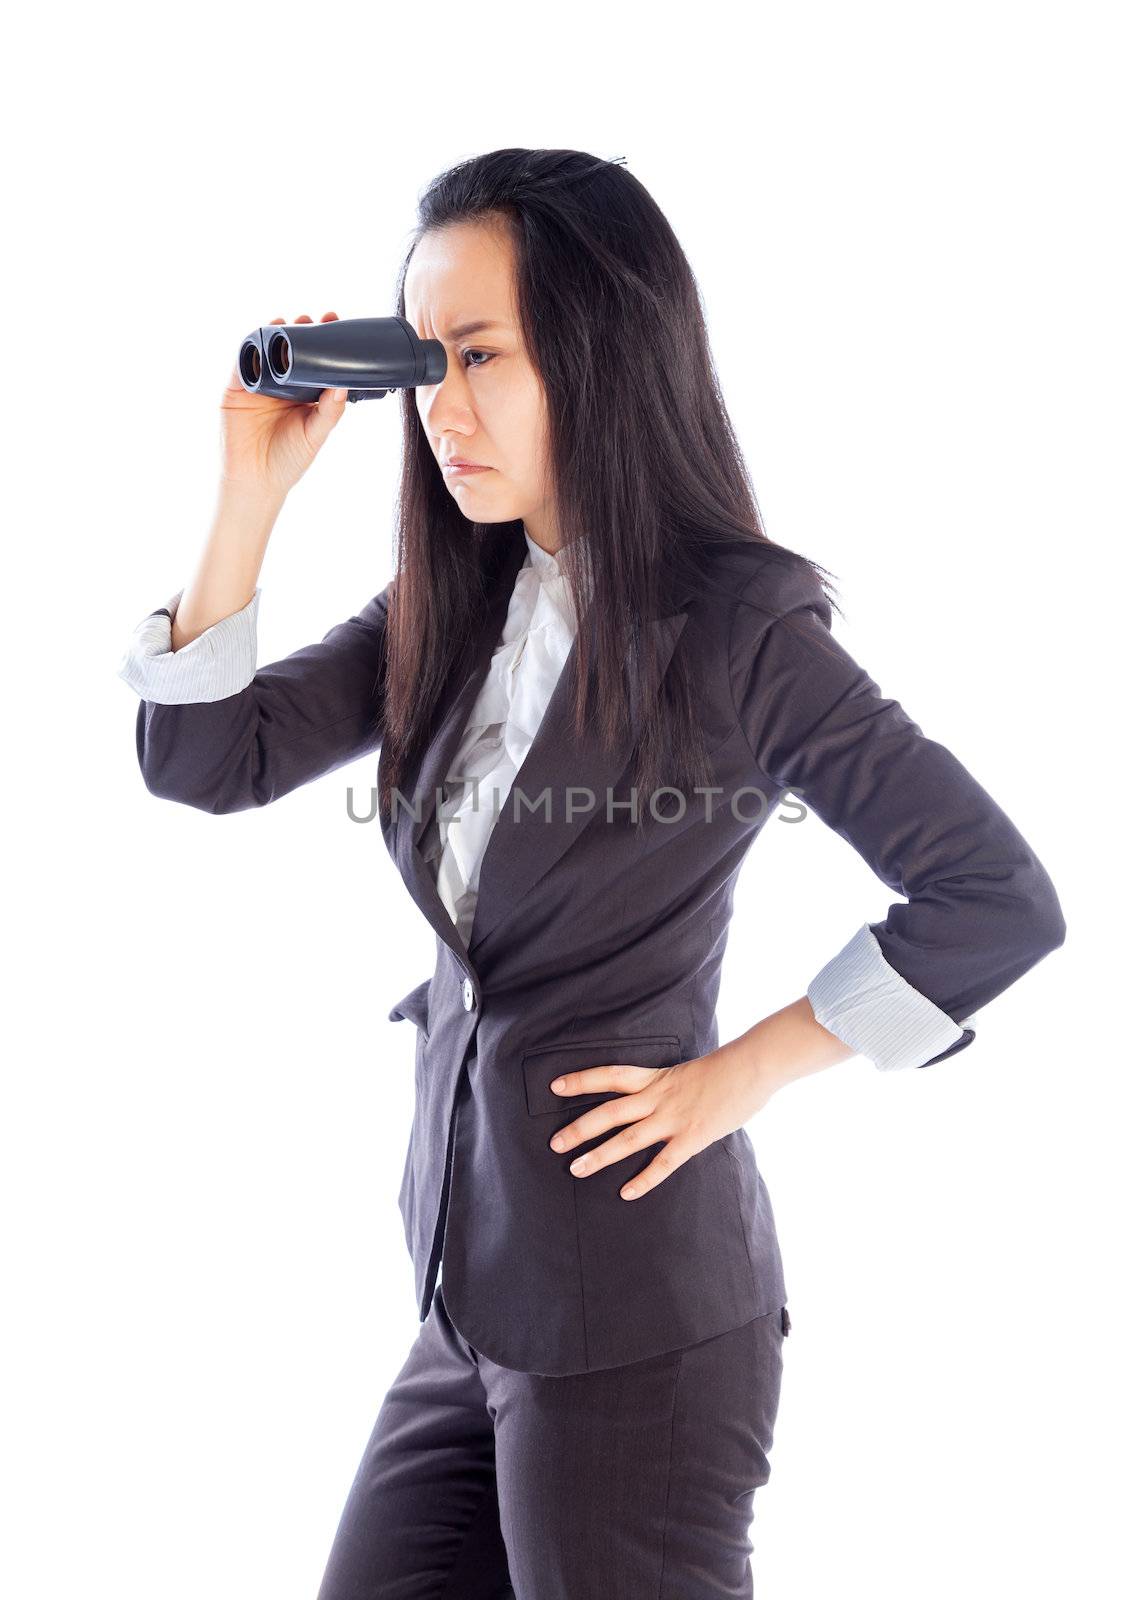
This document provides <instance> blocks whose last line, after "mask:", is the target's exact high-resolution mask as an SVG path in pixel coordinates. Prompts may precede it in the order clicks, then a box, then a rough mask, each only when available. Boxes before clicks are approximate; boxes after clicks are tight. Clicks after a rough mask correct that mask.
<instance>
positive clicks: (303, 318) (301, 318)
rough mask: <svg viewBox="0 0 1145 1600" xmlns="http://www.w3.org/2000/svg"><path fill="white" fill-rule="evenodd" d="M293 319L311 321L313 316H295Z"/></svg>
mask: <svg viewBox="0 0 1145 1600" xmlns="http://www.w3.org/2000/svg"><path fill="white" fill-rule="evenodd" d="M294 320H295V322H313V321H314V318H313V317H307V316H301V317H295V319H294Z"/></svg>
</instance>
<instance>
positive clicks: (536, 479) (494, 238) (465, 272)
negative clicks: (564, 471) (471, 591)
mask: <svg viewBox="0 0 1145 1600" xmlns="http://www.w3.org/2000/svg"><path fill="white" fill-rule="evenodd" d="M513 266H514V257H513V241H512V238H511V236H510V235H509V233H508V231H507V230H506V229H504V228H503V227H502V226H500V225H499V224H497V223H496V222H492V223H454V224H452V225H451V226H450V227H448V228H445V229H442V230H441V231H440V232H432V233H428V234H426V235H425V236H424V237H423V238H422V239H421V240H420V241H419V242H418V244H417V246H416V248H415V249H414V252H413V255H412V257H411V258H410V262H409V265H408V267H407V270H406V279H405V314H406V317H407V319H408V321H409V322H410V323H412V325H413V327H414V329H415V330H416V332H417V335H418V337H419V338H421V339H439V340H440V341H441V343H442V344H443V345H444V346H445V353H446V360H447V366H446V372H445V377H444V378H443V379H442V380H441V382H440V383H436V384H434V383H427V384H422V385H420V386H419V387H418V388H417V389H416V390H415V391H414V393H415V396H416V401H417V410H418V416H419V417H420V418H421V425H422V427H423V428H424V429H425V434H426V438H427V439H428V440H429V443H430V446H431V448H432V449H433V453H434V455H435V456H436V458H437V461H438V465H439V467H440V469H441V471H442V472H443V474H444V477H445V483H446V486H447V487H448V489H449V492H450V493H451V494H452V495H453V497H454V499H455V500H456V501H457V504H458V506H459V508H460V509H461V511H462V512H463V513H464V514H465V516H467V517H469V518H470V519H471V520H472V521H473V522H510V521H512V520H513V519H514V518H516V517H520V518H521V519H522V520H523V521H524V523H525V526H526V528H527V529H528V532H529V535H530V537H531V538H533V539H535V540H536V541H537V543H538V544H540V545H542V546H543V547H544V548H545V549H547V550H553V549H555V548H556V543H555V539H556V534H555V529H554V527H553V523H552V516H551V507H550V496H549V492H548V489H547V486H546V482H545V478H546V467H547V460H548V452H547V444H546V406H545V395H544V390H543V388H542V386H541V382H540V379H539V378H538V376H537V373H536V370H535V369H534V367H533V365H532V363H531V362H530V360H529V358H528V356H527V355H526V353H525V348H524V345H523V343H522V340H521V335H520V324H519V322H518V320H517V312H516V306H515V295H514V284H513ZM476 323H480V324H483V326H481V327H474V326H473V324H476ZM448 456H461V457H464V459H465V460H467V461H475V462H479V463H480V464H481V465H482V466H483V467H487V468H488V469H489V470H488V471H486V472H472V473H456V472H450V471H448V470H447V469H446V466H445V462H446V458H447V457H448Z"/></svg>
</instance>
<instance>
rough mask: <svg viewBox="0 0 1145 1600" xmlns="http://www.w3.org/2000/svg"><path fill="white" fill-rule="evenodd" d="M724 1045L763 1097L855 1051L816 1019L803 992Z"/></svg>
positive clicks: (833, 1064)
mask: <svg viewBox="0 0 1145 1600" xmlns="http://www.w3.org/2000/svg"><path fill="white" fill-rule="evenodd" d="M724 1049H725V1050H726V1051H727V1052H728V1054H729V1056H731V1057H733V1058H734V1060H735V1061H736V1062H737V1064H739V1065H741V1066H742V1068H743V1071H744V1073H745V1074H746V1075H747V1076H749V1077H750V1078H751V1079H752V1080H753V1081H754V1082H756V1083H757V1084H758V1085H759V1089H760V1093H761V1095H762V1096H763V1098H764V1099H766V1098H767V1097H768V1096H769V1095H771V1094H773V1093H774V1092H775V1090H776V1089H781V1088H782V1087H783V1086H784V1085H785V1084H788V1083H791V1082H792V1081H793V1080H794V1079H796V1078H805V1077H808V1076H809V1075H810V1074H811V1073H812V1072H821V1071H822V1070H823V1068H824V1067H833V1066H835V1065H836V1064H837V1063H838V1062H840V1061H846V1060H848V1059H849V1058H850V1057H851V1056H853V1055H854V1054H855V1052H854V1051H853V1050H852V1049H851V1047H850V1046H849V1045H846V1044H844V1043H843V1041H842V1040H841V1039H837V1038H836V1037H835V1035H834V1034H833V1033H831V1032H830V1031H829V1030H828V1029H827V1028H825V1027H823V1025H822V1024H821V1023H820V1022H818V1021H817V1020H816V1018H815V1014H814V1012H813V1011H812V1009H811V1002H810V1001H809V1000H808V998H807V996H806V995H803V996H802V997H801V998H800V999H798V1000H793V1001H792V1002H791V1004H790V1005H787V1006H783V1007H782V1009H781V1010H779V1011H774V1012H772V1014H771V1015H770V1016H768V1017H764V1018H763V1019H762V1021H760V1022H757V1023H756V1024H755V1025H754V1027H751V1028H749V1029H748V1030H747V1032H746V1033H741V1034H740V1035H739V1037H738V1038H737V1039H732V1040H730V1041H729V1042H728V1044H727V1045H726V1046H724Z"/></svg>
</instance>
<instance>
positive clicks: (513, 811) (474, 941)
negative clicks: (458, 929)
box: [469, 611, 688, 953]
mask: <svg viewBox="0 0 1145 1600" xmlns="http://www.w3.org/2000/svg"><path fill="white" fill-rule="evenodd" d="M687 618H688V613H687V612H686V611H678V612H675V613H674V614H673V615H671V616H667V617H657V618H655V619H654V620H653V621H652V622H651V623H650V624H649V627H650V629H651V632H652V635H653V638H654V640H655V656H654V661H655V668H654V684H655V685H657V686H658V685H659V683H660V681H661V680H662V678H663V676H664V673H665V672H666V671H667V668H668V662H669V661H670V660H671V657H672V652H673V651H674V650H675V648H676V644H677V642H678V640H679V637H680V632H681V630H682V628H683V626H684V623H685V622H686V621H687ZM575 651H576V642H575V641H574V646H573V649H572V650H570V652H569V655H568V658H567V660H566V661H565V664H564V666H563V667H562V669H561V674H560V677H559V678H558V679H557V682H556V687H555V688H554V689H553V693H552V696H551V698H550V700H549V703H548V705H547V707H546V708H545V714H544V716H543V717H542V719H541V723H540V726H539V727H538V729H537V732H536V736H535V738H534V739H533V742H532V744H531V745H530V746H529V750H528V753H527V755H526V756H525V759H524V761H523V762H522V763H521V766H520V769H519V770H518V772H517V775H516V777H515V779H514V780H513V783H512V785H511V787H510V789H509V791H508V793H507V794H505V795H501V796H499V797H498V798H499V800H500V804H501V808H500V811H499V812H498V816H497V821H496V822H495V823H494V825H493V830H492V832H491V834H490V836H489V843H488V845H487V846H486V849H485V854H484V856H483V858H482V861H481V873H480V878H479V880H478V892H477V904H476V906H475V908H474V916H473V930H472V933H471V934H470V939H469V950H470V952H471V953H472V952H473V951H475V950H476V949H477V947H478V946H479V945H480V944H481V943H482V942H483V941H484V940H485V939H487V938H488V937H489V935H490V934H491V933H492V932H493V930H494V929H495V928H496V927H497V925H498V923H499V922H500V921H501V920H502V918H503V917H504V916H505V914H506V913H507V912H508V911H510V910H511V909H512V907H513V906H514V905H515V904H516V902H517V901H518V900H520V899H521V898H522V896H524V895H526V894H527V893H528V892H529V890H530V889H531V888H532V886H533V885H534V884H535V883H536V882H537V881H538V880H539V879H540V878H541V877H542V876H543V875H544V874H545V873H546V872H548V871H550V870H551V869H552V867H553V866H554V865H555V864H556V863H557V862H558V861H559V860H560V858H561V856H562V855H564V853H565V851H566V850H568V849H569V848H570V846H571V845H572V844H573V843H574V842H575V840H576V839H577V837H578V836H579V835H580V833H581V832H582V830H583V829H584V828H586V827H587V826H588V824H589V823H590V822H591V821H592V819H593V818H594V817H595V816H596V815H597V814H598V812H600V811H601V810H602V809H603V808H604V807H605V803H606V800H607V798H608V790H609V789H610V788H613V789H615V785H616V784H617V783H618V781H619V779H620V777H621V775H622V773H623V772H624V769H625V768H626V767H627V765H628V763H629V760H630V759H631V756H632V752H633V750H634V748H635V741H634V740H629V739H622V740H621V741H620V742H619V745H618V747H617V748H616V749H612V750H610V749H608V748H606V747H605V745H604V744H603V742H602V741H601V740H600V739H599V738H598V737H597V735H596V733H595V731H594V729H593V728H592V727H591V726H590V727H589V729H588V730H587V732H586V734H585V737H584V738H583V739H582V740H581V741H580V742H579V744H578V743H577V742H576V740H575V737H574V732H573V725H572V709H573V688H574V681H575V680H574V672H575V659H574V657H575ZM590 653H591V654H593V655H595V651H594V650H592V647H591V644H590ZM626 672H627V675H628V695H629V706H630V708H631V707H633V706H634V704H635V698H634V697H635V688H634V683H633V674H632V664H631V654H629V656H628V657H627V658H626ZM566 790H567V791H568V793H567V795H566ZM518 793H520V794H521V796H522V798H521V801H520V803H519V805H518V802H517V799H516V796H517V794H518ZM628 798H629V797H628V794H627V792H624V793H615V792H614V795H613V800H614V802H623V801H625V800H627V799H628ZM546 801H547V802H548V803H547V805H546ZM566 801H567V804H566ZM532 806H536V809H535V810H533V809H530V808H531V807H532ZM627 815H629V813H627V812H621V813H620V816H621V817H624V816H627Z"/></svg>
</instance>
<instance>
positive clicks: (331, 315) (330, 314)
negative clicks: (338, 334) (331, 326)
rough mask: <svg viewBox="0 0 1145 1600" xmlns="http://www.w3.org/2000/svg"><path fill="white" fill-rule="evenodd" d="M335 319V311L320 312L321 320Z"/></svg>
mask: <svg viewBox="0 0 1145 1600" xmlns="http://www.w3.org/2000/svg"><path fill="white" fill-rule="evenodd" d="M337 320H338V313H337V312H336V311H324V312H323V313H322V321H323V322H337Z"/></svg>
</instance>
